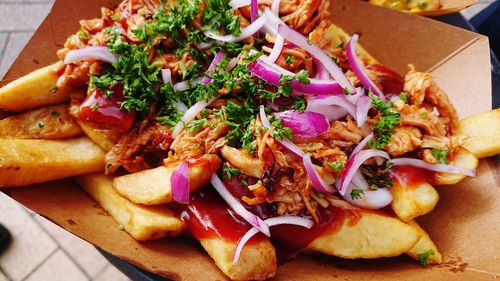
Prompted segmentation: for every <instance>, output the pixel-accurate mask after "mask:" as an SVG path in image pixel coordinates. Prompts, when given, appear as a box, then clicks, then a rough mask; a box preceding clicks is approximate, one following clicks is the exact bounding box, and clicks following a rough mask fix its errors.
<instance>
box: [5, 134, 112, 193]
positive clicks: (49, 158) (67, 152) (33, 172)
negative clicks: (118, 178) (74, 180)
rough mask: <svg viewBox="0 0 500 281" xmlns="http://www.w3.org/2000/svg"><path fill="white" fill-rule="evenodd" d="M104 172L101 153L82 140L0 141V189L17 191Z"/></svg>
mask: <svg viewBox="0 0 500 281" xmlns="http://www.w3.org/2000/svg"><path fill="white" fill-rule="evenodd" d="M103 170H104V153H103V151H102V150H101V149H100V148H99V147H98V146H96V145H95V144H94V143H93V142H91V141H90V140H89V139H88V138H86V137H81V138H76V139H67V140H25V139H0V187H18V186H25V185H30V184H34V183H40V182H45V181H50V180H55V179H61V178H66V177H71V176H76V175H82V174H87V173H93V172H99V171H103Z"/></svg>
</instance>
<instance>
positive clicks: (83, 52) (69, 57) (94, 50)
mask: <svg viewBox="0 0 500 281" xmlns="http://www.w3.org/2000/svg"><path fill="white" fill-rule="evenodd" d="M83 60H100V61H103V62H108V63H114V62H116V61H117V60H118V59H117V58H116V56H115V55H114V54H113V53H111V51H110V50H109V49H108V47H106V46H90V47H85V48H81V49H76V50H71V51H69V52H68V53H67V54H66V57H65V58H64V64H70V63H75V62H78V61H83Z"/></svg>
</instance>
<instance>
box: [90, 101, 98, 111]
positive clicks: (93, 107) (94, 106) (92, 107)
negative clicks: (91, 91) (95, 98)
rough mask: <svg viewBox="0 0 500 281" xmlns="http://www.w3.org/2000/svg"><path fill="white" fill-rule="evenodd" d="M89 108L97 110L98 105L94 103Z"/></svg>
mask: <svg viewBox="0 0 500 281" xmlns="http://www.w3.org/2000/svg"><path fill="white" fill-rule="evenodd" d="M90 109H92V111H96V110H98V109H99V105H98V104H97V103H94V104H93V105H92V106H91V107H90Z"/></svg>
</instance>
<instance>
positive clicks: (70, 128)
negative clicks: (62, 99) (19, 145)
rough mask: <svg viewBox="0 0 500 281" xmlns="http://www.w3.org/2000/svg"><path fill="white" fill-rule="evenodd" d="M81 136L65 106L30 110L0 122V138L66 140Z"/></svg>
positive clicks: (80, 131)
mask: <svg viewBox="0 0 500 281" xmlns="http://www.w3.org/2000/svg"><path fill="white" fill-rule="evenodd" d="M82 134H83V133H82V130H81V129H80V127H79V126H78V125H77V124H76V123H75V122H74V121H73V117H71V115H70V114H69V112H68V106H66V105H57V106H50V107H44V108H40V109H35V110H30V111H27V112H24V113H20V114H17V115H13V116H10V117H7V118H5V119H2V120H0V138H16V139H67V138H73V137H78V136H81V135H82Z"/></svg>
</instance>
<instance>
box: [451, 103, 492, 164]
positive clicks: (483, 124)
mask: <svg viewBox="0 0 500 281" xmlns="http://www.w3.org/2000/svg"><path fill="white" fill-rule="evenodd" d="M460 130H461V133H462V134H463V135H465V136H469V137H470V139H468V140H467V141H466V142H465V144H464V147H465V148H467V150H469V151H470V152H472V154H474V155H475V156H476V157H477V158H485V157H489V156H494V155H497V154H499V153H500V108H497V109H494V110H490V111H486V112H483V113H479V114H476V115H473V116H470V117H467V118H465V119H462V120H460Z"/></svg>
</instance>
